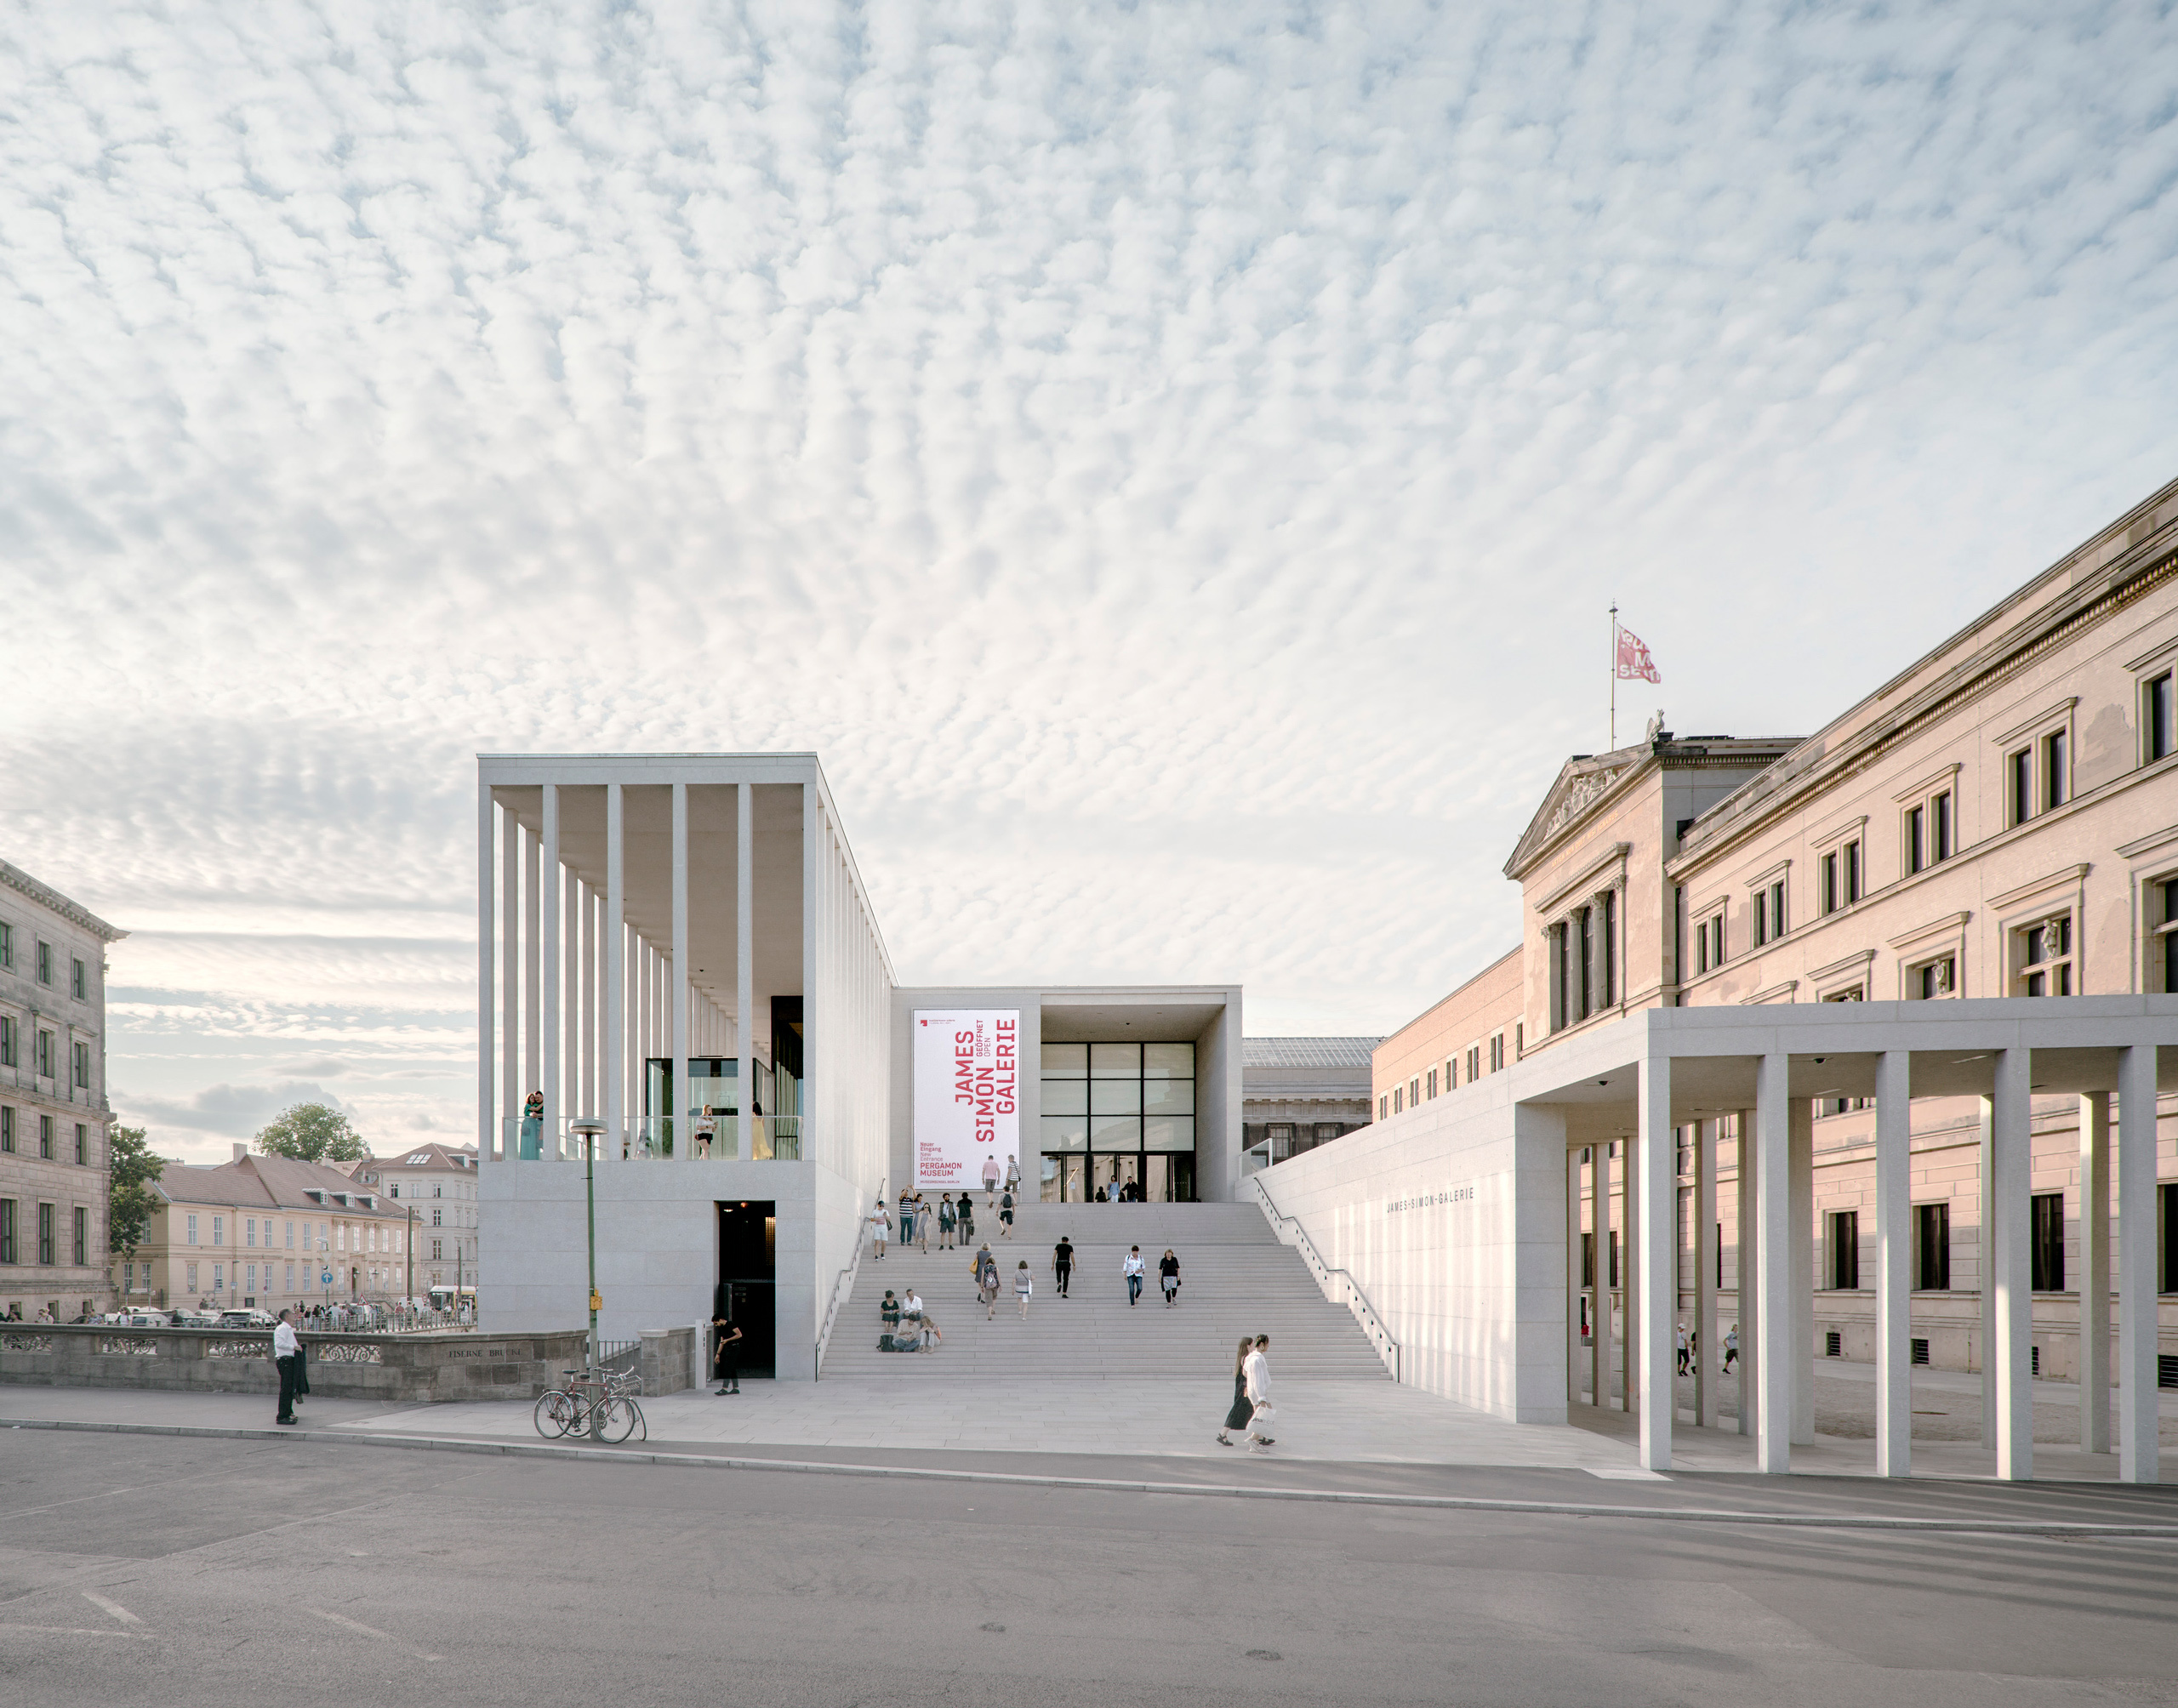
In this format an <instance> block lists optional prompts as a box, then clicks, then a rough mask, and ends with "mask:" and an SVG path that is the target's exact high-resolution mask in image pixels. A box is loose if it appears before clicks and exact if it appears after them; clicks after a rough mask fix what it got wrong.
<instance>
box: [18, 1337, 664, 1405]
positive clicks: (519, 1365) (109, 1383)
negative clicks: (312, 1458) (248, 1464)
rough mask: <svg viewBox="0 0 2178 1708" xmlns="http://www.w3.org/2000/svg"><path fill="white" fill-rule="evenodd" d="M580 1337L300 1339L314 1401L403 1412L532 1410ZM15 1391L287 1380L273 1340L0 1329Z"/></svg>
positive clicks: (206, 1388) (204, 1386)
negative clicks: (493, 1407)
mask: <svg viewBox="0 0 2178 1708" xmlns="http://www.w3.org/2000/svg"><path fill="white" fill-rule="evenodd" d="M680 1332H682V1333H687V1332H690V1331H688V1330H681V1331H680ZM584 1338H585V1337H584V1332H583V1331H582V1330H581V1329H566V1330H563V1331H561V1332H557V1333H550V1334H528V1335H501V1336H493V1335H477V1334H469V1333H461V1332H449V1333H446V1334H423V1335H342V1334H328V1335H316V1334H305V1335H302V1336H301V1340H302V1343H303V1348H304V1355H305V1359H306V1360H307V1363H308V1366H309V1373H310V1388H311V1392H312V1393H313V1394H322V1395H323V1396H325V1397H326V1398H332V1399H369V1400H381V1401H384V1402H385V1403H388V1404H397V1405H414V1404H419V1403H430V1402H433V1401H454V1400H473V1399H533V1398H536V1397H537V1396H538V1395H539V1393H542V1392H544V1389H545V1388H547V1387H549V1386H553V1385H554V1384H555V1383H556V1382H557V1381H559V1378H560V1373H561V1372H562V1370H566V1369H572V1368H573V1367H575V1366H577V1365H579V1364H581V1363H582V1362H583V1346H584ZM684 1364H685V1359H684ZM9 1384H15V1385H20V1386H30V1387H126V1388H150V1389H156V1390H162V1391H167V1392H187V1393H263V1394H273V1393H277V1392H279V1388H280V1373H279V1371H278V1370H277V1369H276V1368H275V1367H274V1366H273V1364H272V1336H271V1333H270V1331H265V1332H259V1333H237V1332H235V1331H232V1330H229V1329H121V1328H105V1327H101V1326H96V1325H89V1326H77V1325H76V1324H54V1325H51V1326H48V1325H45V1324H37V1325H32V1324H10V1325H9V1327H8V1328H7V1329H4V1330H0V1386H4V1385H9ZM682 1385H683V1386H685V1380H684V1382H683V1384H682Z"/></svg>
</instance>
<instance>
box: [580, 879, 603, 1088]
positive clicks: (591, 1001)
mask: <svg viewBox="0 0 2178 1708" xmlns="http://www.w3.org/2000/svg"><path fill="white" fill-rule="evenodd" d="M602 905H603V904H602V901H601V899H600V898H599V896H598V893H597V891H595V890H593V889H591V888H590V885H587V884H585V885H583V886H582V1095H581V1096H579V1097H578V1098H577V1099H576V1100H575V1101H576V1102H577V1103H578V1104H579V1110H578V1113H581V1114H584V1115H592V1116H594V1115H597V1114H600V1113H603V1109H604V1105H603V1104H602V1102H600V1101H599V1098H598V1088H597V914H598V909H599V908H600V907H601V906H602Z"/></svg>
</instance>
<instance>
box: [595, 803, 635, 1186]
mask: <svg viewBox="0 0 2178 1708" xmlns="http://www.w3.org/2000/svg"><path fill="white" fill-rule="evenodd" d="M624 814H625V806H624V802H623V800H622V799H621V786H620V785H619V783H607V784H606V785H605V920H604V931H605V1003H604V1008H605V1013H604V1036H603V1038H602V1039H601V1044H602V1053H603V1055H604V1057H605V1111H604V1113H605V1121H606V1131H605V1138H604V1142H603V1143H602V1145H601V1146H600V1147H599V1148H600V1149H601V1150H602V1152H603V1153H604V1154H605V1155H607V1156H609V1157H618V1156H619V1153H620V1136H621V1135H622V1134H623V1133H624V1131H625V1130H626V1129H625V1127H624V1122H625V1120H626V1118H627V1113H628V1080H627V1072H628V925H627V920H628V874H627V862H626V857H625V851H624V840H625V838H624V834H623V832H624Z"/></svg>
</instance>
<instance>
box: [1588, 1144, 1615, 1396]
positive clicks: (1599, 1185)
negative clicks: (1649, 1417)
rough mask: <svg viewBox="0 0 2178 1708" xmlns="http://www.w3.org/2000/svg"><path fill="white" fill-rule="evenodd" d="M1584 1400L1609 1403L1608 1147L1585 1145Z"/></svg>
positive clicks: (1609, 1204)
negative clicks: (1590, 1229)
mask: <svg viewBox="0 0 2178 1708" xmlns="http://www.w3.org/2000/svg"><path fill="white" fill-rule="evenodd" d="M1588 1221H1589V1223H1590V1225H1591V1227H1593V1228H1594V1232H1593V1233H1590V1234H1589V1236H1588V1251H1589V1268H1590V1270H1591V1271H1592V1273H1591V1275H1590V1277H1589V1291H1590V1295H1591V1296H1590V1298H1589V1300H1588V1399H1589V1401H1590V1403H1592V1404H1594V1407H1595V1409H1597V1410H1598V1411H1601V1410H1602V1409H1604V1408H1605V1406H1607V1405H1609V1404H1610V1403H1611V1147H1610V1145H1609V1144H1608V1143H1597V1144H1594V1145H1591V1146H1589V1147H1588Z"/></svg>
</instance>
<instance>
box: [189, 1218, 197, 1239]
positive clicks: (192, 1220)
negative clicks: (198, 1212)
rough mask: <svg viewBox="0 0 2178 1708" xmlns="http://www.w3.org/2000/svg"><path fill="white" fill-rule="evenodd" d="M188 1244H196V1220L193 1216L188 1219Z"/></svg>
mask: <svg viewBox="0 0 2178 1708" xmlns="http://www.w3.org/2000/svg"><path fill="white" fill-rule="evenodd" d="M189 1244H191V1245H194V1244H197V1218H196V1217H195V1216H191V1217H190V1218H189Z"/></svg>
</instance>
